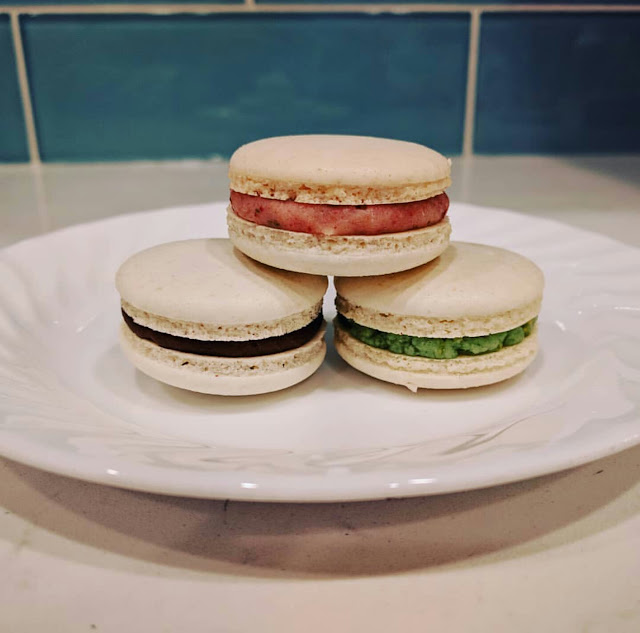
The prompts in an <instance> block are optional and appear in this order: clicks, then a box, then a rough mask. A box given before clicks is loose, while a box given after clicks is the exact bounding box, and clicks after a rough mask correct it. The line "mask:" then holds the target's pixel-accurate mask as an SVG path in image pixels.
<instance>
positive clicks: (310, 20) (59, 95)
mask: <svg viewBox="0 0 640 633" xmlns="http://www.w3.org/2000/svg"><path fill="white" fill-rule="evenodd" d="M468 28H469V18H468V16H467V15H464V14H458V15H446V14H444V15H443V14H438V15H425V14H422V15H417V16H416V15H414V16H392V15H381V16H368V15H311V16H310V15H287V14H284V15H283V14H280V15H277V16H274V15H215V16H206V17H205V16H168V17H158V16H148V15H145V16H126V17H122V16H117V17H107V16H43V17H28V18H25V19H24V24H23V33H24V44H25V52H26V59H27V65H28V68H29V74H30V77H31V81H32V85H31V89H32V98H33V105H34V110H35V119H36V124H37V127H38V130H39V141H40V151H41V155H42V157H43V159H44V160H50V161H90V160H124V159H136V158H157V159H162V158H175V157H186V156H192V157H204V156H210V155H212V154H218V155H222V156H229V155H230V154H231V153H232V152H233V150H234V149H235V148H236V147H237V146H238V145H240V144H242V143H245V142H247V141H250V140H252V139H256V138H260V137H263V136H271V135H278V134H291V133H312V132H318V133H325V132H326V133H355V134H374V135H380V136H390V137H394V138H400V139H409V140H415V141H418V142H423V143H427V144H429V145H431V146H433V147H436V148H438V149H440V150H441V151H443V152H446V153H454V154H455V153H459V152H460V150H461V147H462V123H463V118H464V98H465V82H466V66H467V45H468V39H469V38H468Z"/></svg>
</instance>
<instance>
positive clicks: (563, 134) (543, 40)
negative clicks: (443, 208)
mask: <svg viewBox="0 0 640 633" xmlns="http://www.w3.org/2000/svg"><path fill="white" fill-rule="evenodd" d="M480 42H481V43H480V51H479V68H478V92H477V107H476V132H475V150H476V151H477V152H479V153H488V154H504V153H534V154H558V153H584V152H634V151H635V152H637V151H640V13H615V14H608V15H607V14H605V15H603V14H596V13H591V14H558V13H542V14H535V15H531V14H491V15H485V16H483V18H482V30H481V38H480Z"/></svg>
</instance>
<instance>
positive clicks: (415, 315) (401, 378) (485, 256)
mask: <svg viewBox="0 0 640 633" xmlns="http://www.w3.org/2000/svg"><path fill="white" fill-rule="evenodd" d="M335 286H336V293H337V297H336V307H337V310H338V316H337V318H336V322H335V345H336V349H337V351H338V353H339V354H340V356H342V358H343V359H344V360H345V361H346V362H347V363H349V364H350V365H351V366H353V367H354V368H355V369H358V370H360V371H361V372H363V373H365V374H368V375H370V376H373V377H374V378H378V379H380V380H384V381H387V382H391V383H395V384H399V385H404V386H406V387H408V388H409V389H411V390H413V391H415V390H417V389H418V388H431V389H457V388H466V387H478V386H481V385H488V384H491V383H495V382H499V381H501V380H505V379H507V378H511V377H513V376H515V375H517V374H519V373H520V372H522V371H524V370H525V369H526V368H527V367H528V366H529V365H530V364H531V362H532V361H533V360H534V358H535V356H536V353H537V351H538V336H537V317H538V314H539V312H540V307H541V302H542V294H543V286H544V279H543V275H542V272H541V270H540V269H539V268H538V267H537V266H536V265H535V264H534V263H533V262H532V261H530V260H529V259H527V258H525V257H523V256H521V255H519V254H517V253H513V252H511V251H508V250H504V249H501V248H496V247H492V246H485V245H481V244H472V243H465V242H452V243H451V245H450V246H449V248H448V249H447V250H446V251H445V252H444V253H443V254H442V255H441V256H440V257H439V258H438V259H436V260H434V261H432V262H430V263H428V264H425V265H424V266H420V267H418V268H415V269H413V270H409V271H405V272H400V273H395V274H391V275H383V276H379V277H367V278H360V279H355V278H347V277H341V278H336V280H335Z"/></svg>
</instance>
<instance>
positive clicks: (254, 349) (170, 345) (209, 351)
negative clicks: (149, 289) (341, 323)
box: [122, 310, 323, 358]
mask: <svg viewBox="0 0 640 633" xmlns="http://www.w3.org/2000/svg"><path fill="white" fill-rule="evenodd" d="M122 317H123V318H124V322H125V323H126V324H127V325H128V326H129V329H130V330H131V331H132V332H133V333H134V334H135V335H136V336H139V337H140V338H143V339H145V340H147V341H151V342H152V343H155V344H156V345H159V346H160V347H164V348H165V349H172V350H175V351H177V352H187V353H188V354H199V355H200V356H226V357H232V358H241V357H246V356H267V355H268V354H278V353H279V352H286V351H288V350H290V349H295V348H296V347H300V346H301V345H304V344H305V343H308V342H309V341H310V340H311V339H312V338H313V337H314V336H315V335H316V333H317V332H318V330H319V329H320V326H321V325H322V323H323V319H322V312H320V314H318V316H317V317H316V318H315V319H314V320H313V321H311V323H309V324H308V325H305V326H304V327H303V328H300V329H299V330H294V331H293V332H288V333H287V334H283V335H282V336H270V337H269V338H261V339H253V340H246V341H201V340H198V339H195V338H185V337H183V336H174V335H173V334H167V333H166V332H158V331H157V330H152V329H151V328H148V327H146V326H144V325H140V324H139V323H136V322H135V321H134V320H133V319H132V318H131V317H130V316H129V315H128V314H127V313H126V312H125V311H124V310H122Z"/></svg>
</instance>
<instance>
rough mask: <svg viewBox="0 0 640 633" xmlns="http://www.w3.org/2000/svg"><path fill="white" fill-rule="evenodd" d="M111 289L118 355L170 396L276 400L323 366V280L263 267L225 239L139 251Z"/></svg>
mask: <svg viewBox="0 0 640 633" xmlns="http://www.w3.org/2000/svg"><path fill="white" fill-rule="evenodd" d="M116 287H117V289H118V292H119V293H120V297H121V309H122V317H123V320H122V325H121V330H120V341H121V345H122V349H123V350H124V352H125V354H126V356H127V357H128V358H129V360H130V361H131V362H132V363H133V364H134V365H135V366H136V367H137V368H138V369H139V370H140V371H142V372H143V373H145V374H147V375H149V376H151V377H152V378H155V379H157V380H159V381H161V382H164V383H167V384H170V385H173V386H175V387H181V388H183V389H188V390H190V391H198V392H202V393H211V394H219V395H248V394H258V393H266V392H270V391H277V390H279V389H284V388H285V387H290V386H291V385H294V384H296V383H298V382H300V381H302V380H304V379H305V378H307V377H309V376H310V375H311V374H312V373H313V372H314V371H316V369H318V367H319V366H320V364H321V363H322V360H323V359H324V356H325V352H326V346H325V343H324V330H325V324H324V320H323V318H322V300H323V297H324V293H325V292H326V289H327V279H326V278H325V277H321V276H316V275H305V274H300V273H294V272H286V271H282V270H276V269H274V268H270V267H268V266H264V265H263V264H260V263H258V262H255V261H253V260H251V259H249V258H248V257H246V256H245V255H243V254H242V253H241V252H239V251H237V250H236V249H234V248H233V245H232V244H231V242H229V240H226V239H201V240H186V241H181V242H171V243H168V244H161V245H160V246H155V247H153V248H150V249H147V250H145V251H141V252H140V253H137V254H136V255H133V256H132V257H131V258H129V259H128V260H127V261H126V262H124V264H122V266H121V267H120V269H119V270H118V273H117V275H116Z"/></svg>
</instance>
